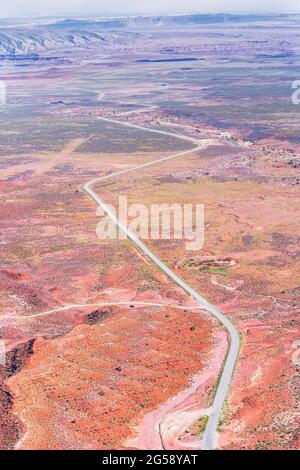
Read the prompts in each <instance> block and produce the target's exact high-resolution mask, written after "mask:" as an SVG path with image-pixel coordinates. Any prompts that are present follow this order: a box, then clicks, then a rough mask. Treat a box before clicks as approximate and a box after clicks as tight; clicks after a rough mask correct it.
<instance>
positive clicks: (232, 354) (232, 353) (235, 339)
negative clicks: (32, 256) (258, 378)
mask: <svg viewBox="0 0 300 470" xmlns="http://www.w3.org/2000/svg"><path fill="white" fill-rule="evenodd" d="M99 119H101V120H103V121H106V122H111V123H113V124H118V125H122V126H125V127H131V128H134V129H140V130H143V131H147V132H152V133H157V134H162V135H167V136H171V137H173V138H176V139H181V140H185V141H188V142H192V143H193V144H195V146H194V147H193V148H192V149H189V150H185V151H182V152H179V153H175V154H174V155H171V156H168V157H165V158H161V159H157V160H153V161H151V162H147V163H144V164H142V165H138V166H135V167H131V168H128V169H125V170H121V171H117V172H115V173H111V174H109V175H106V176H102V177H100V178H96V179H93V180H92V181H89V182H88V183H86V184H85V185H84V186H83V188H84V190H85V191H86V192H87V193H88V194H89V195H90V197H91V198H92V199H93V200H94V201H95V202H96V203H97V204H98V206H100V207H101V208H102V210H103V211H104V212H105V213H106V214H107V215H108V216H109V217H110V219H111V220H112V221H113V222H114V223H115V224H116V225H117V226H118V227H119V229H120V230H121V231H122V232H123V233H124V234H125V235H126V236H127V237H128V238H129V239H130V240H131V241H132V242H133V243H134V244H135V245H136V246H137V247H138V248H139V249H140V250H141V251H143V252H144V253H145V255H147V256H148V257H149V258H150V259H151V260H152V261H153V263H154V264H156V266H158V267H159V269H160V270H161V271H163V272H164V273H165V274H166V275H167V276H168V277H169V278H170V279H172V280H173V281H174V282H175V283H176V284H177V285H178V286H180V287H181V288H182V289H184V290H185V292H187V293H188V294H189V295H190V296H191V297H192V298H193V299H195V300H196V301H197V302H198V304H199V306H200V307H201V309H203V310H206V311H207V312H209V313H211V314H212V315H213V316H214V317H215V318H217V319H218V320H219V321H220V322H221V323H222V325H224V327H225V328H226V330H227V331H228V334H229V338H230V345H229V350H228V354H227V357H226V360H225V363H224V367H223V370H222V373H221V377H220V380H219V383H218V386H217V390H216V393H215V397H214V400H213V403H212V406H211V412H210V414H209V419H208V423H207V426H206V429H205V431H204V434H203V439H202V443H201V447H202V449H204V450H211V449H214V448H215V447H216V436H217V428H218V424H219V421H220V416H221V413H222V409H223V406H224V402H225V399H226V396H227V394H228V391H229V388H230V383H231V379H232V375H233V372H234V368H235V364H236V361H237V358H238V354H239V348H240V336H239V333H238V331H237V330H236V328H235V326H234V325H233V324H232V323H231V321H230V320H229V319H228V318H227V317H226V316H225V315H223V313H222V312H220V310H218V309H217V308H216V307H214V306H213V305H212V304H210V303H209V302H208V301H207V300H206V299H205V298H204V297H202V295H201V294H199V293H198V292H197V291H195V290H194V289H193V288H192V287H191V286H189V285H188V284H187V283H186V282H185V281H184V280H183V279H181V278H180V277H179V276H177V274H176V273H175V272H174V271H172V270H171V269H170V268H169V267H168V266H167V265H166V264H164V263H163V262H162V261H161V260H160V259H159V258H158V257H157V256H156V255H155V254H154V253H153V252H152V251H151V250H150V249H149V248H148V247H147V246H146V245H145V244H144V243H143V242H142V241H141V240H140V239H139V238H138V237H137V236H136V234H135V233H133V232H132V231H130V230H129V229H128V228H127V227H126V226H125V225H124V224H123V223H122V222H121V221H120V220H118V218H117V217H116V216H115V214H114V213H113V212H112V211H111V210H110V208H109V207H108V206H107V205H106V204H105V202H104V201H102V199H101V198H100V197H99V196H98V194H97V193H96V192H95V191H94V189H93V187H94V185H95V184H99V183H101V182H103V181H106V180H108V179H110V178H115V177H116V176H118V175H121V174H124V173H128V172H132V171H136V170H140V169H142V168H146V167H149V166H152V165H157V164H159V163H162V162H164V161H167V160H171V159H173V158H178V157H181V156H184V155H188V154H190V153H192V152H195V151H197V150H200V149H202V148H204V146H205V145H206V143H207V141H203V140H202V141H198V140H196V139H193V138H191V137H187V136H180V135H178V134H173V133H171V132H167V131H162V130H156V129H150V128H146V127H143V126H138V125H136V124H131V123H128V122H122V121H118V120H116V119H110V118H99Z"/></svg>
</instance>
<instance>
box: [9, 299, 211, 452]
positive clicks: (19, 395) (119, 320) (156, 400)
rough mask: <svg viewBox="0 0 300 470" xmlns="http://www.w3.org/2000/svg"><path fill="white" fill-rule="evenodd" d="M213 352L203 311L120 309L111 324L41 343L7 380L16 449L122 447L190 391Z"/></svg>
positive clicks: (76, 330)
mask: <svg viewBox="0 0 300 470" xmlns="http://www.w3.org/2000/svg"><path fill="white" fill-rule="evenodd" d="M212 348H213V340H212V336H211V323H210V322H209V321H207V320H205V319H204V318H203V315H202V314H201V313H199V312H188V313H186V312H184V311H181V310H180V311H179V310H175V309H172V308H162V309H157V308H155V307H152V308H150V307H148V308H135V309H130V308H128V309H126V310H124V309H121V308H120V309H118V310H117V312H116V314H115V315H114V316H113V317H112V318H110V317H108V318H107V319H106V320H105V321H100V322H96V323H95V324H93V325H88V324H83V325H79V326H77V327H75V328H73V330H72V331H71V332H70V333H68V334H66V335H64V336H61V337H59V338H56V339H51V340H46V339H42V338H40V339H37V340H36V341H35V344H34V346H33V355H32V356H31V357H30V358H29V360H28V363H27V364H26V365H25V366H24V367H23V369H22V370H21V371H20V372H19V373H18V374H16V375H14V376H13V377H11V378H10V379H9V380H8V381H7V386H8V387H9V389H10V391H11V393H12V395H13V407H12V411H13V414H14V416H16V417H17V418H18V419H19V420H20V422H21V423H22V429H23V436H22V438H21V440H20V441H19V443H18V445H17V448H19V449H61V448H62V449H79V448H80V449H115V448H117V449H120V448H123V447H124V445H125V443H126V440H127V439H128V438H130V437H133V436H134V434H135V431H134V428H135V426H136V425H137V424H138V423H139V422H140V420H141V418H142V416H143V415H144V414H145V413H147V412H149V411H151V410H154V409H156V408H157V406H158V405H160V404H162V403H164V402H165V401H167V400H168V399H169V398H170V397H171V396H174V395H176V394H177V393H178V392H180V391H182V390H183V389H184V388H186V387H189V383H190V380H191V378H192V376H193V374H199V370H201V368H202V369H204V368H205V361H206V358H207V353H208V352H209V351H210V350H211V349H212ZM207 391H209V387H208V390H206V392H207ZM201 393H202V394H203V391H201ZM203 398H204V397H202V400H203Z"/></svg>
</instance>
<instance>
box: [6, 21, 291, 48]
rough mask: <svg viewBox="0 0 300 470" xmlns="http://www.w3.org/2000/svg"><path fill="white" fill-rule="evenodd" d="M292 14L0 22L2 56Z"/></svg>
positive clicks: (111, 41)
mask: <svg viewBox="0 0 300 470" xmlns="http://www.w3.org/2000/svg"><path fill="white" fill-rule="evenodd" d="M289 18H292V16H291V17H290V16H289V15H274V16H266V15H227V14H206V15H170V16H129V17H120V18H93V19H78V18H69V19H57V18H56V19H55V18H52V19H51V18H47V19H42V18H39V19H34V20H31V21H30V20H28V19H26V20H23V23H22V20H18V21H17V20H15V21H16V23H15V24H16V25H15V26H14V23H13V20H2V21H0V56H14V55H23V54H38V53H41V52H43V51H47V50H53V49H54V50H55V49H58V48H61V47H64V48H68V47H89V46H92V45H94V44H97V45H99V46H100V47H101V46H103V47H105V46H109V45H111V44H115V43H116V42H118V41H119V42H120V43H123V44H125V43H126V41H130V40H131V39H134V37H135V35H137V34H140V33H141V32H143V31H144V30H145V29H149V30H151V29H158V28H160V27H164V28H181V27H186V26H190V27H198V26H199V27H200V26H203V25H206V24H207V25H213V24H221V23H232V24H238V23H249V22H250V23H251V22H253V23H255V22H267V21H271V20H278V21H282V20H284V19H289Z"/></svg>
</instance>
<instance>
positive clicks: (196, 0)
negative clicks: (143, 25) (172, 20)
mask: <svg viewBox="0 0 300 470" xmlns="http://www.w3.org/2000/svg"><path fill="white" fill-rule="evenodd" d="M242 11H246V12H271V13H275V12H287V11H296V12H297V11H298V12H300V2H299V0H0V17H2V18H5V17H11V16H47V15H64V14H68V13H69V14H76V13H77V14H86V15H88V14H93V15H99V16H101V15H104V16H105V15H118V14H120V15H122V14H135V13H145V14H152V13H153V14H154V13H182V12H242Z"/></svg>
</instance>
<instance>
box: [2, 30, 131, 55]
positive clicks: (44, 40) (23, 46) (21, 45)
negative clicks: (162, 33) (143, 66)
mask: <svg viewBox="0 0 300 470" xmlns="http://www.w3.org/2000/svg"><path fill="white" fill-rule="evenodd" d="M128 39H130V36H129V38H128ZM118 41H120V43H124V42H126V41H127V37H126V34H125V35H121V34H113V33H106V32H105V33H94V32H91V31H75V32H74V31H70V32H62V31H59V32H58V31H51V32H47V31H44V32H43V31H38V32H32V31H28V32H27V31H26V30H25V31H24V30H23V31H22V32H19V31H16V32H15V31H7V30H4V31H2V32H1V30H0V55H21V54H38V53H39V52H45V51H47V50H55V49H59V48H61V47H64V48H68V47H89V46H92V45H99V46H103V47H106V46H110V45H113V44H114V43H116V42H118Z"/></svg>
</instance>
